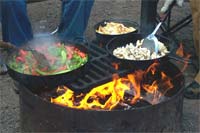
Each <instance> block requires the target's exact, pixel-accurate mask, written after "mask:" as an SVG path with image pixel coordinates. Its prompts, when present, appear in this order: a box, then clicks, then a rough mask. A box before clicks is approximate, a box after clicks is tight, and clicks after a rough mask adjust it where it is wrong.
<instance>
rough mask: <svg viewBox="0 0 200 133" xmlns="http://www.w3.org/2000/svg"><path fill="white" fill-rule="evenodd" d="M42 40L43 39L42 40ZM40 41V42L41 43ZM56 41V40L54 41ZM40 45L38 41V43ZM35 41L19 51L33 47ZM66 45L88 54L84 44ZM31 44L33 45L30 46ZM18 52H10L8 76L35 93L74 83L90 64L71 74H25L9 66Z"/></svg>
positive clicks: (69, 42) (70, 72)
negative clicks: (10, 60)
mask: <svg viewBox="0 0 200 133" xmlns="http://www.w3.org/2000/svg"><path fill="white" fill-rule="evenodd" d="M40 39H41V38H40ZM40 41H47V39H46V38H45V39H41V40H40ZM40 41H39V42H40ZM54 41H55V40H54ZM57 41H58V40H56V41H55V42H53V43H56V42H57ZM36 42H37V43H38V40H37V41H36ZM36 42H35V41H31V42H29V43H28V44H27V45H25V46H23V47H21V48H19V49H27V46H28V48H30V47H33V45H34V43H36ZM64 43H65V45H70V46H75V47H76V48H78V49H79V50H80V51H82V52H84V53H86V54H87V55H88V53H87V49H86V48H85V47H84V44H81V43H80V42H79V43H77V42H71V41H67V42H64ZM30 44H31V45H30ZM16 51H17V50H16V49H15V50H13V49H12V50H10V51H9V52H10V53H9V54H8V57H7V63H6V64H7V67H8V74H9V75H10V76H11V78H13V79H14V80H15V81H17V82H19V83H21V84H23V85H24V86H25V87H27V88H29V89H31V90H32V91H34V92H40V91H44V90H51V89H54V88H55V87H57V86H59V85H66V84H67V83H69V82H72V81H73V80H75V79H76V78H77V77H80V76H82V75H83V73H84V71H85V70H86V69H85V68H86V66H87V65H88V62H86V63H85V64H83V65H82V66H80V67H78V68H77V69H74V70H71V71H69V72H64V73H59V74H51V75H31V74H25V73H20V72H17V71H16V70H14V69H12V68H11V67H10V66H9V65H8V61H9V59H11V58H13V56H15V54H16V53H17V52H16Z"/></svg>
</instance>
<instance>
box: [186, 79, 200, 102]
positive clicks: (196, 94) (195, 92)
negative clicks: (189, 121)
mask: <svg viewBox="0 0 200 133" xmlns="http://www.w3.org/2000/svg"><path fill="white" fill-rule="evenodd" d="M184 97H185V98H188V99H200V85H199V83H197V82H196V81H193V82H192V83H191V84H190V85H188V86H187V87H186V90H185V93H184Z"/></svg>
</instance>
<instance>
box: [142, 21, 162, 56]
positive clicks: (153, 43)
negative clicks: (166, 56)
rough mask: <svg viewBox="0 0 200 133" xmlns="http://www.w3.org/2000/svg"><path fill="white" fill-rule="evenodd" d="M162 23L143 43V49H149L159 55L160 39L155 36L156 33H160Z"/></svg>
mask: <svg viewBox="0 0 200 133" xmlns="http://www.w3.org/2000/svg"><path fill="white" fill-rule="evenodd" d="M161 24H162V22H160V23H159V24H158V25H157V26H156V28H155V29H154V31H153V32H152V33H151V34H149V35H148V36H147V37H146V38H145V39H144V41H143V43H142V47H143V48H147V49H149V50H150V52H151V53H153V52H155V53H156V54H157V53H158V39H157V37H156V36H155V34H156V32H157V31H158V29H159V28H160V26H161Z"/></svg>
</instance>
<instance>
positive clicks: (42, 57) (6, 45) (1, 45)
mask: <svg viewBox="0 0 200 133" xmlns="http://www.w3.org/2000/svg"><path fill="white" fill-rule="evenodd" d="M0 48H3V49H14V50H15V51H17V52H18V51H19V50H20V49H23V50H25V51H31V53H32V54H33V56H34V57H35V59H36V60H37V62H38V64H39V66H40V67H42V68H44V67H47V68H49V67H50V64H49V61H48V60H47V58H46V57H45V55H44V54H42V53H41V52H38V51H37V50H35V49H33V48H31V47H29V46H26V47H24V48H18V47H16V46H15V45H13V44H11V43H9V42H3V41H0Z"/></svg>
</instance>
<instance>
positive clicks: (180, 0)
mask: <svg viewBox="0 0 200 133" xmlns="http://www.w3.org/2000/svg"><path fill="white" fill-rule="evenodd" d="M174 1H175V2H176V4H177V5H178V6H179V7H182V5H183V2H184V0H165V3H164V5H163V7H162V8H161V10H160V12H161V13H165V12H166V11H167V10H168V9H169V7H170V5H171V4H172V3H173V2H174Z"/></svg>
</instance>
